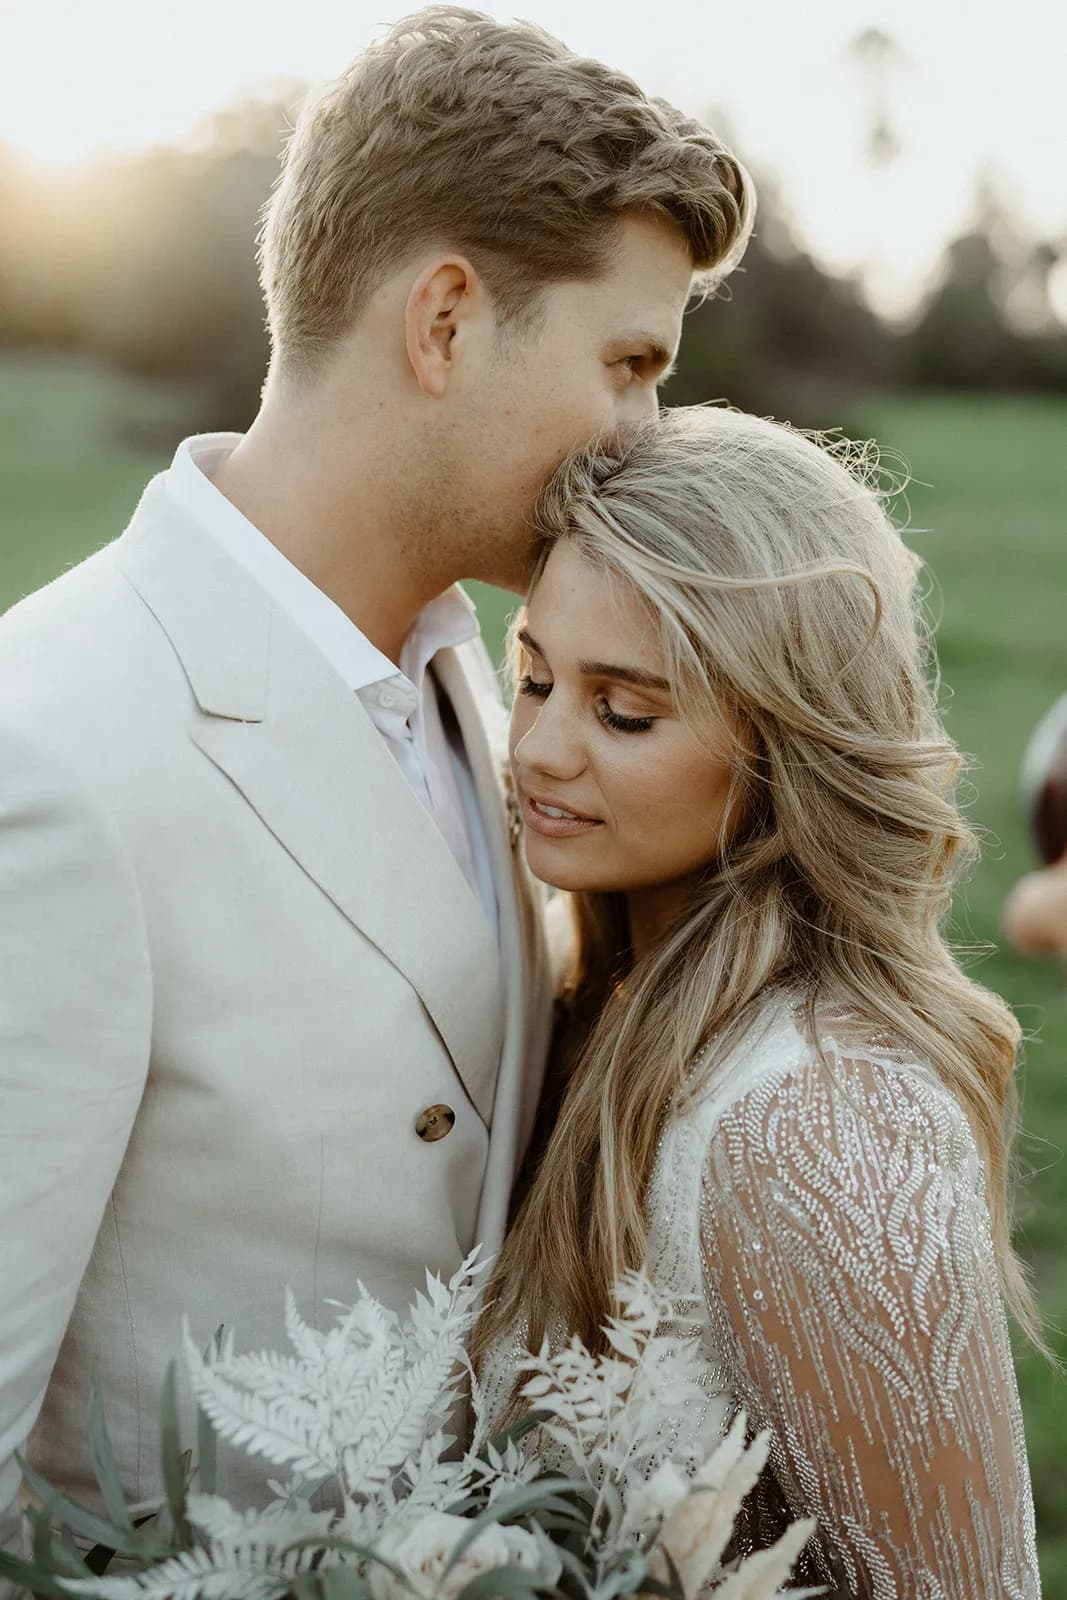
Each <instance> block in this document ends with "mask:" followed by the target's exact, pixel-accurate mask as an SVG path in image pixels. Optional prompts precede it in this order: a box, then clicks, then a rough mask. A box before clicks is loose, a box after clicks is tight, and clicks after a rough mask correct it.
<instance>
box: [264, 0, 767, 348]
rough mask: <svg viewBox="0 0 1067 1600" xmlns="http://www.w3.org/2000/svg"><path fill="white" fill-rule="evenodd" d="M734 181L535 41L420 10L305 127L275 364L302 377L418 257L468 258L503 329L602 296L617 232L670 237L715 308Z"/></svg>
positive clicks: (539, 35)
mask: <svg viewBox="0 0 1067 1600" xmlns="http://www.w3.org/2000/svg"><path fill="white" fill-rule="evenodd" d="M753 205H754V202H753V197H752V191H751V187H750V184H749V181H748V179H747V177H746V174H745V172H744V169H743V168H742V167H741V166H740V164H739V163H738V162H737V161H736V160H735V159H734V157H733V156H732V155H731V154H730V153H729V151H728V150H727V149H726V148H725V146H724V145H723V144H722V143H721V141H720V140H719V139H717V138H716V137H715V135H714V134H713V133H711V132H710V131H709V130H708V129H707V128H704V127H702V126H701V125H700V124H699V123H696V122H693V121H690V120H688V119H687V118H685V117H683V116H682V114H681V113H680V112H678V111H676V110H674V108H673V107H672V106H670V105H668V104H667V103H666V102H665V101H663V100H653V99H650V98H649V97H648V96H647V95H646V94H644V93H643V92H642V90H641V89H639V88H638V86H637V84H636V83H634V82H633V81H632V80H631V79H630V78H628V77H626V76H625V75H623V74H622V73H619V72H613V71H611V70H610V69H609V68H608V67H605V66H602V65H601V64H600V63H599V62H597V61H590V60H583V59H582V58H581V57H579V56H576V55H574V54H573V53H572V52H571V51H570V50H568V49H567V48H566V47H565V46H564V45H562V44H561V43H560V42H559V41H558V40H557V39H554V38H552V37H551V36H550V35H549V34H547V33H543V32H542V31H541V30H540V29H539V28H536V27H533V26H532V25H530V24H527V23H518V24H504V23H500V22H496V21H494V20H492V19H491V18H490V17H486V16H483V15H481V14H480V13H478V12H474V11H467V10H464V9H461V8H459V7H453V6H431V7H429V8H428V9H426V10H424V11H421V12H419V13H418V14H417V15H415V16H413V17H409V18H407V19H406V20H404V21H402V22H398V23H396V24H395V25H394V26H393V27H392V28H391V29H390V31H389V33H388V34H387V35H386V37H385V38H384V39H383V40H382V41H381V42H380V43H378V44H376V45H374V46H372V47H371V48H370V49H369V50H367V51H366V53H365V54H363V55H362V56H360V57H358V58H357V60H356V61H355V62H353V64H352V66H351V67H350V68H349V69H348V71H347V72H345V73H344V74H343V75H342V76H341V77H340V78H339V79H338V80H337V81H336V82H335V83H333V84H331V85H330V86H329V88H328V89H327V90H326V91H325V92H324V93H322V94H321V95H320V96H319V97H318V98H316V99H315V100H314V101H313V102H312V103H311V104H310V105H309V106H308V107H307V108H306V110H305V111H304V113H303V115H302V116H301V118H300V121H299V123H298V125H297V128H296V131H295V132H294V134H293V137H292V139H291V141H290V144H289V148H288V152H287V156H286V161H285V169H284V173H283V176H282V180H281V182H280V184H279V185H278V187H277V189H276V191H275V193H274V195H273V196H272V198H271V201H270V202H269V205H268V208H267V212H266V216H265V222H264V228H263V233H262V238H261V249H260V261H261V273H262V282H263V290H264V295H265V298H266V302H267V309H268V314H269V321H270V328H271V335H272V342H273V347H274V352H275V357H276V360H277V361H278V362H279V363H280V365H281V366H282V367H284V368H285V369H286V370H287V371H291V372H294V373H308V372H311V371H313V370H314V369H315V368H316V367H317V366H318V365H319V364H320V363H321V361H322V359H323V356H324V355H325V353H326V352H328V351H329V349H330V347H331V346H332V345H334V344H335V342H336V341H337V340H338V338H339V337H340V336H342V335H343V334H344V333H345V332H346V331H347V330H348V329H349V328H350V327H351V325H352V324H353V322H354V321H355V319H356V317H357V316H358V315H359V312H360V310H361V309H362V307H363V306H364V305H365V303H366V300H367V298H368V296H369V295H370V294H371V293H372V292H373V290H374V289H375V288H376V287H377V286H378V284H379V283H380V282H381V281H382V280H383V279H384V278H385V277H386V276H387V274H388V273H389V272H390V271H392V270H395V269H396V268H397V267H398V266H400V265H401V264H402V263H403V262H404V261H405V260H406V259H408V258H410V257H411V256H413V255H414V254H415V253H416V252H417V251H418V250H419V249H420V248H423V247H425V246H427V245H432V244H433V243H435V242H439V243H440V244H441V245H442V246H444V247H447V248H449V249H456V250H459V251H462V252H463V253H464V254H465V255H467V256H468V257H469V258H470V260H471V262H472V264H473V265H474V267H475V268H476V270H477V271H478V272H479V273H480V274H481V275H482V277H483V279H484V281H485V283H486V286H487V288H488V289H489V292H490V294H491V295H492V297H493V300H494V302H495V305H496V308H497V311H498V314H499V316H500V318H501V321H502V322H511V321H514V320H515V319H521V318H523V317H524V316H525V315H528V314H529V313H530V312H531V310H532V308H533V307H534V306H535V305H536V302H537V292H538V290H539V289H541V288H542V287H543V286H544V285H547V284H550V283H558V282H562V281H565V280H568V279H583V278H584V279H589V278H595V277H598V276H600V275H601V274H602V273H603V272H604V271H605V270H606V269H607V268H608V266H609V264H610V257H611V250H612V245H613V243H614V241H615V237H616V232H617V224H618V221H619V219H620V218H621V217H623V216H624V215H625V214H627V213H642V214H645V215H651V216H658V217H661V218H664V219H666V220H668V221H670V222H672V223H673V224H675V225H676V226H677V228H678V229H679V231H680V232H681V234H682V236H683V237H684V239H685V241H686V243H687V245H688V248H689V251H690V254H691V256H692V259H693V267H694V271H695V273H696V274H697V283H698V286H699V287H702V288H704V289H707V288H708V287H709V286H710V285H712V284H713V283H714V282H715V281H716V280H717V279H718V278H720V277H722V276H723V275H724V273H725V272H726V271H728V270H729V268H730V267H731V266H732V265H733V264H734V262H735V261H736V259H737V257H738V256H739V255H740V253H741V251H742V250H743V248H744V244H745V241H746V239H747V236H748V232H749V230H750V227H751V221H752V212H753Z"/></svg>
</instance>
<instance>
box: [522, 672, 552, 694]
mask: <svg viewBox="0 0 1067 1600" xmlns="http://www.w3.org/2000/svg"><path fill="white" fill-rule="evenodd" d="M519 693H520V694H530V695H533V697H534V698H535V699H536V700H547V699H548V696H549V695H550V694H551V693H552V685H551V684H550V683H538V681H537V679H536V678H531V677H530V674H529V673H528V672H526V673H524V674H523V676H522V677H521V678H520V679H519Z"/></svg>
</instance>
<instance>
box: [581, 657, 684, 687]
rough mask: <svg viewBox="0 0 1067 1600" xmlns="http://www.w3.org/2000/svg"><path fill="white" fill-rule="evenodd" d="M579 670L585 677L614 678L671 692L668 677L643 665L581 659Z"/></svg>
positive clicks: (617, 680) (619, 681) (637, 685)
mask: <svg viewBox="0 0 1067 1600" xmlns="http://www.w3.org/2000/svg"><path fill="white" fill-rule="evenodd" d="M578 671H579V672H580V673H581V674H582V676H583V677H584V678H614V679H615V681H616V682H617V683H632V684H633V685H634V687H635V688H637V689H660V690H662V691H663V692H664V693H665V694H669V693H670V689H671V686H670V684H669V683H668V682H667V680H666V678H657V677H656V674H655V673H654V672H646V671H645V670H644V668H643V667H617V666H613V665H612V664H611V662H609V661H579V663H578Z"/></svg>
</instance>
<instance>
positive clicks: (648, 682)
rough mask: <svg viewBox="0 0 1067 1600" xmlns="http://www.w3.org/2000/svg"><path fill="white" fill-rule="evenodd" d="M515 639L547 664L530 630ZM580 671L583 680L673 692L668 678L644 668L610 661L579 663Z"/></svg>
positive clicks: (522, 629)
mask: <svg viewBox="0 0 1067 1600" xmlns="http://www.w3.org/2000/svg"><path fill="white" fill-rule="evenodd" d="M515 637H516V638H517V639H518V641H519V643H520V644H521V645H523V646H524V648H525V649H527V650H529V651H530V653H531V654H532V655H535V656H540V657H541V660H542V661H544V662H546V663H547V661H548V657H547V656H546V655H545V652H544V651H543V650H542V649H541V646H540V645H539V644H538V642H537V640H536V639H535V638H534V636H533V634H532V633H531V632H530V631H529V629H528V628H520V629H519V631H518V633H517V634H516V635H515ZM578 671H579V672H580V673H581V674H582V677H583V678H614V680H615V682H616V683H632V684H633V686H634V688H635V689H658V690H660V691H661V692H662V693H664V694H669V693H670V690H671V686H670V684H669V683H668V682H667V680H666V678H658V677H657V676H656V674H655V673H654V672H646V671H645V670H644V668H643V667H620V666H613V665H612V664H611V662H609V661H579V663H578Z"/></svg>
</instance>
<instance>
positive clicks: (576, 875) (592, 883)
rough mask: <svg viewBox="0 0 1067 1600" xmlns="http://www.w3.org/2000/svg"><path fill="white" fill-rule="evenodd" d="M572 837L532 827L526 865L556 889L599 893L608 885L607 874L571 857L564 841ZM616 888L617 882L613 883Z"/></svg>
mask: <svg viewBox="0 0 1067 1600" xmlns="http://www.w3.org/2000/svg"><path fill="white" fill-rule="evenodd" d="M569 842H570V841H559V842H557V841H555V840H552V839H543V838H540V837H538V836H537V835H536V834H532V833H530V832H529V831H528V832H527V834H526V837H525V840H524V843H523V849H524V852H525V855H526V865H527V866H528V867H529V869H530V871H531V872H532V873H533V875H534V877H535V878H537V879H539V881H540V882H541V883H547V884H548V885H549V887H550V888H552V889H563V890H566V892H567V893H568V894H596V893H597V892H598V891H600V890H604V889H606V888H607V885H606V884H605V883H604V881H603V874H601V873H597V872H594V871H590V870H589V868H588V866H586V867H585V868H584V869H583V867H582V865H581V864H580V863H579V862H577V861H568V860H567V858H566V853H565V850H564V849H563V848H561V845H563V844H565V843H569ZM611 887H612V888H614V887H615V885H614V884H613V885H611Z"/></svg>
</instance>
